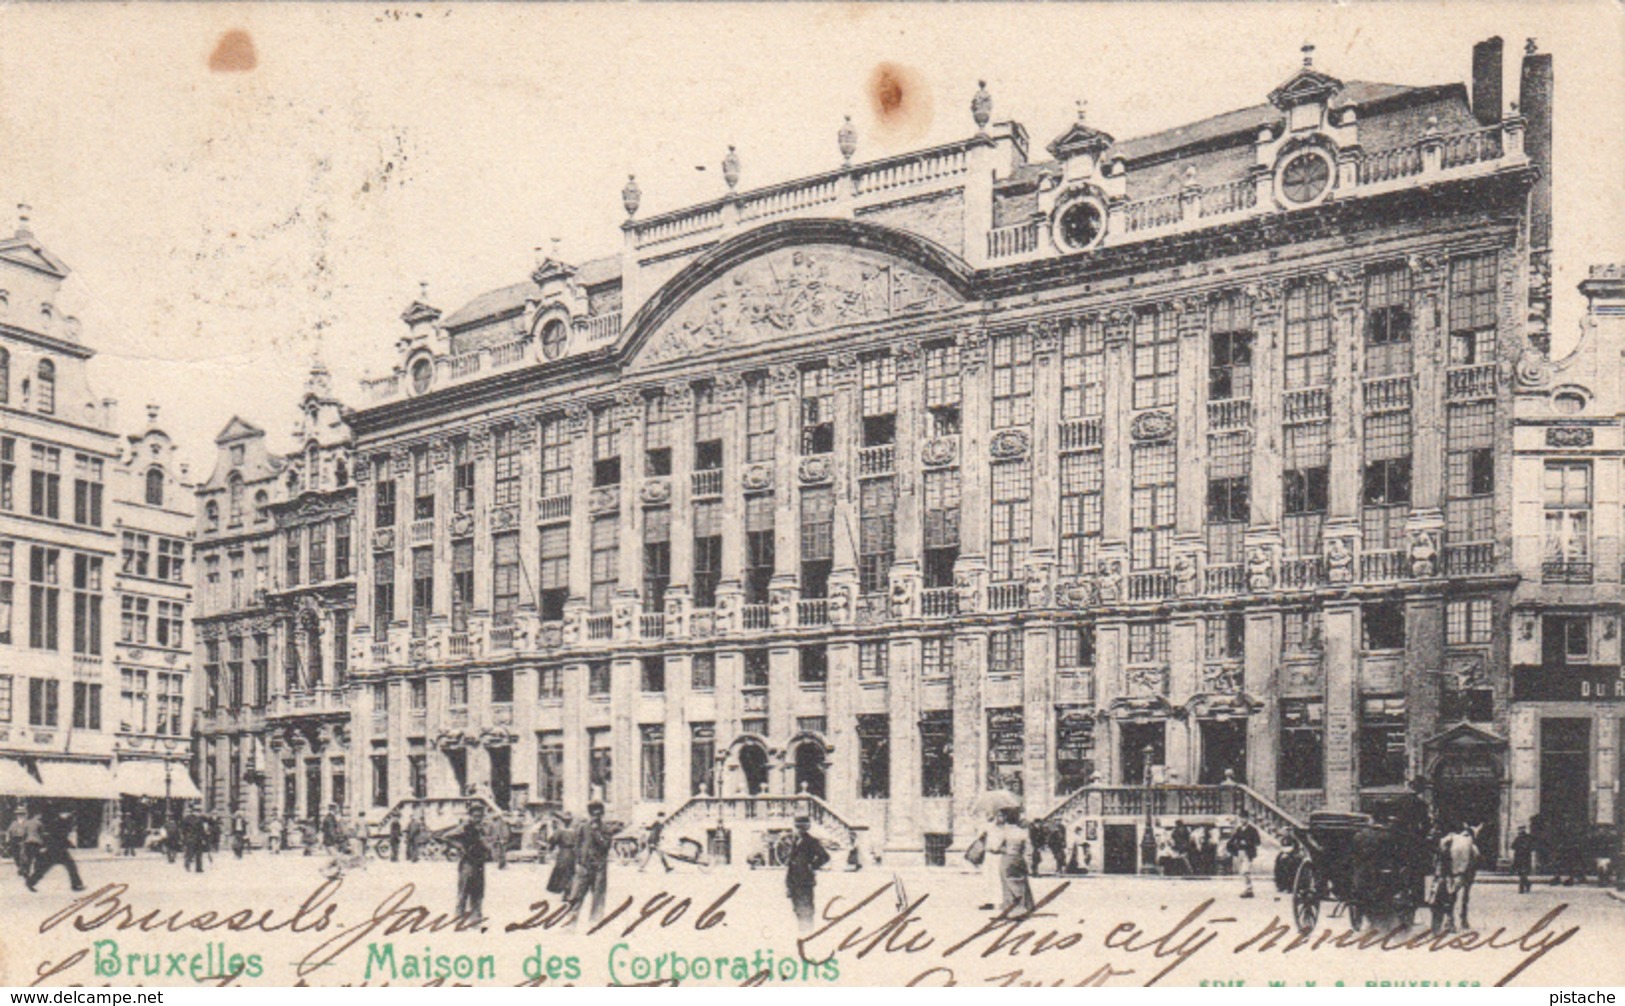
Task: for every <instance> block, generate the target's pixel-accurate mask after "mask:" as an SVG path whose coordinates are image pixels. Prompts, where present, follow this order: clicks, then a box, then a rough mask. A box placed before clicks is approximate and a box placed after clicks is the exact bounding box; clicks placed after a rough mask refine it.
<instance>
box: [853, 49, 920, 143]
mask: <svg viewBox="0 0 1625 1006" xmlns="http://www.w3.org/2000/svg"><path fill="white" fill-rule="evenodd" d="M868 92H869V107H870V111H871V112H873V114H874V118H875V122H876V123H877V124H878V125H879V127H880V133H881V134H882V136H883V137H884V138H885V139H888V140H908V139H912V138H914V137H917V136H919V135H920V134H921V133H923V132H925V130H926V127H928V126H929V125H930V124H931V92H930V90H929V89H927V88H926V86H925V81H924V79H923V78H922V77H921V76H920V73H919V71H918V70H915V69H914V68H912V67H908V66H903V65H901V64H898V63H879V64H877V65H876V66H875V68H874V70H873V71H871V72H870V74H869V87H868Z"/></svg>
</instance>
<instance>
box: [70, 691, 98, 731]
mask: <svg viewBox="0 0 1625 1006" xmlns="http://www.w3.org/2000/svg"><path fill="white" fill-rule="evenodd" d="M73 728H74V729H75V730H100V729H101V728H102V686H101V685H93V684H90V683H88V682H84V681H75V682H74V683H73Z"/></svg>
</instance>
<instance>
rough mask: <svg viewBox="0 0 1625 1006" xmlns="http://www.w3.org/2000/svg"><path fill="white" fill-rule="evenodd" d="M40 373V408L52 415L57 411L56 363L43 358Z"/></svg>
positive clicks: (40, 363)
mask: <svg viewBox="0 0 1625 1006" xmlns="http://www.w3.org/2000/svg"><path fill="white" fill-rule="evenodd" d="M38 374H39V388H38V392H39V410H40V411H41V412H43V413H45V414H46V415H50V414H52V413H54V412H56V364H54V363H52V362H51V361H50V360H41V361H40V362H39V371H38Z"/></svg>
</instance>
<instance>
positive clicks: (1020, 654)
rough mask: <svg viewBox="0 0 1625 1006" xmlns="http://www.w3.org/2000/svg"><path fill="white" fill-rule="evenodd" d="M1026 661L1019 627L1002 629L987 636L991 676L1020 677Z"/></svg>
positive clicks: (989, 674) (988, 665) (988, 663)
mask: <svg viewBox="0 0 1625 1006" xmlns="http://www.w3.org/2000/svg"><path fill="white" fill-rule="evenodd" d="M1025 663H1026V654H1025V652H1024V649H1023V647H1022V640H1021V631H1020V630H1019V629H1002V630H1000V631H998V632H993V633H990V634H989V635H988V637H987V674H988V677H990V678H1019V677H1021V674H1022V669H1023V666H1024V664H1025Z"/></svg>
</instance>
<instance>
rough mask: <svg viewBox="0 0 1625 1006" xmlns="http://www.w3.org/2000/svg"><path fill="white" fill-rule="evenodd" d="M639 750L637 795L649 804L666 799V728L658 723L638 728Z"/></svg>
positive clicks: (646, 724) (642, 725) (645, 724)
mask: <svg viewBox="0 0 1625 1006" xmlns="http://www.w3.org/2000/svg"><path fill="white" fill-rule="evenodd" d="M638 747H639V749H640V755H641V758H640V767H641V768H642V772H641V773H640V775H639V787H638V790H639V793H640V794H641V795H642V797H643V799H644V800H645V801H647V802H649V803H659V802H660V801H662V800H664V799H666V728H665V727H664V726H663V725H661V724H659V723H644V724H641V725H640V726H639V727H638Z"/></svg>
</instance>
